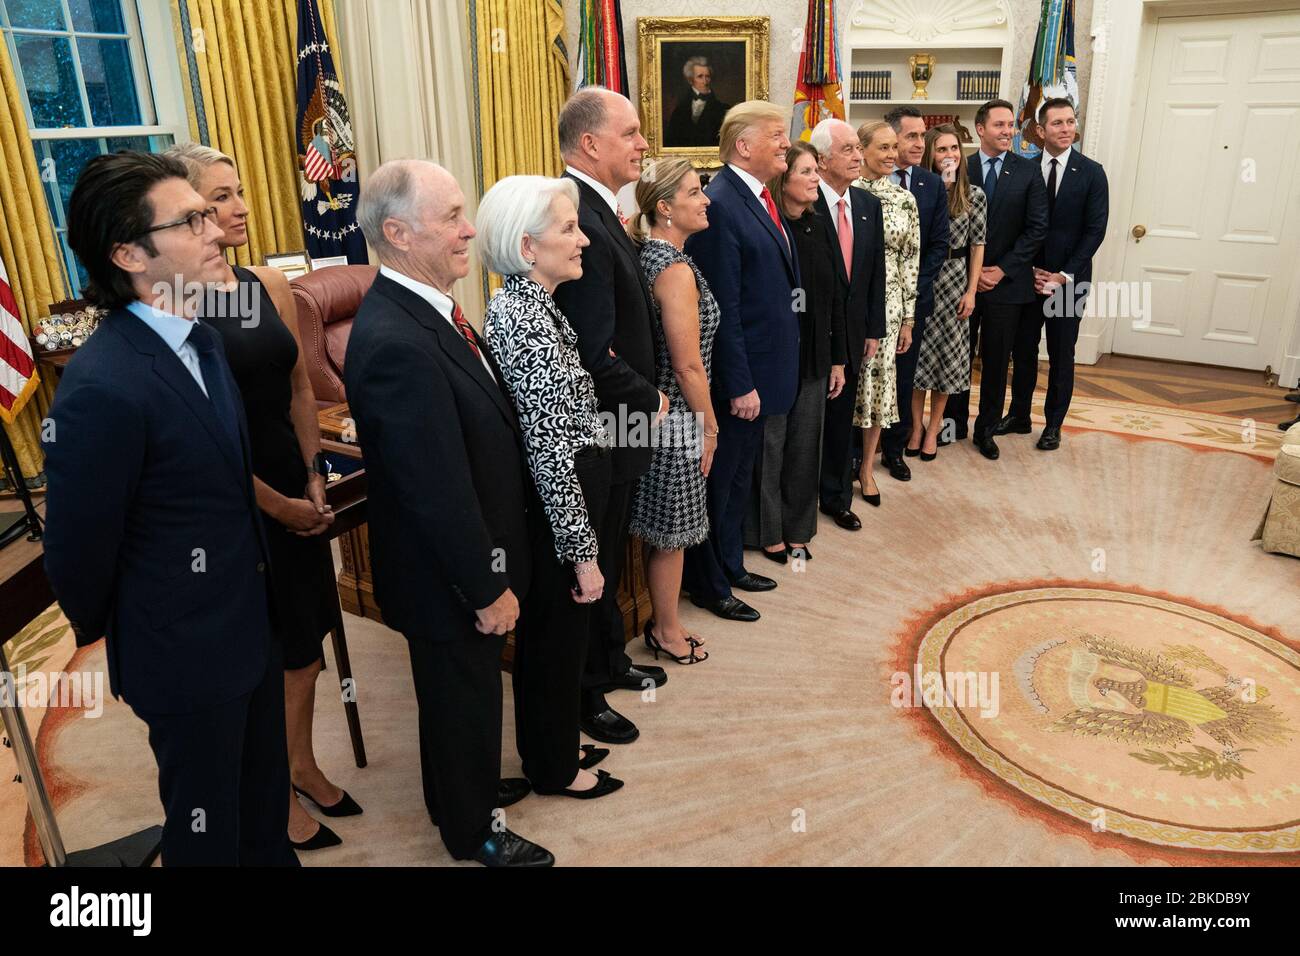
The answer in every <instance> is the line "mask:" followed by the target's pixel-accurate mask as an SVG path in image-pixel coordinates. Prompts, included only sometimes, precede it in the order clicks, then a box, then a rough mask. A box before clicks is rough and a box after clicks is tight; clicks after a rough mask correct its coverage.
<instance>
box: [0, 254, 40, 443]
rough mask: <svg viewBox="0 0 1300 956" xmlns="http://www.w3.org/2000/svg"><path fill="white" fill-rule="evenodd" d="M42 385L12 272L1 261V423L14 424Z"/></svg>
mask: <svg viewBox="0 0 1300 956" xmlns="http://www.w3.org/2000/svg"><path fill="white" fill-rule="evenodd" d="M40 383H41V380H40V377H39V376H38V375H37V374H36V362H35V361H34V360H33V359H32V348H31V345H30V344H28V341H27V333H26V332H25V331H24V330H23V323H22V320H21V319H19V318H18V302H17V300H16V299H15V298H14V290H13V289H11V288H10V287H9V273H8V272H7V271H6V270H5V264H4V262H3V260H0V421H3V422H5V423H6V424H9V425H12V424H13V422H14V419H16V418H17V417H18V413H19V412H21V411H22V410H23V406H24V405H26V404H27V400H28V399H29V398H31V397H32V393H33V392H35V391H36V386H37V385H39V384H40Z"/></svg>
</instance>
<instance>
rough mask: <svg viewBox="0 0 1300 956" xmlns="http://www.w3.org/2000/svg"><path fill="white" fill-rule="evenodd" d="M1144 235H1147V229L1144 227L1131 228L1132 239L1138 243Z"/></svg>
mask: <svg viewBox="0 0 1300 956" xmlns="http://www.w3.org/2000/svg"><path fill="white" fill-rule="evenodd" d="M1146 234H1147V227H1146V226H1134V227H1133V238H1134V239H1136V240H1137V241H1138V242H1141V241H1142V237H1143V236H1145V235H1146Z"/></svg>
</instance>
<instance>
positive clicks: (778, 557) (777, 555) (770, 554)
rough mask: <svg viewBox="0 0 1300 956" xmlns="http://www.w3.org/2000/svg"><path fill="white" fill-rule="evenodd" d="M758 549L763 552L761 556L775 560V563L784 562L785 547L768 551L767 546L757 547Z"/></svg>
mask: <svg viewBox="0 0 1300 956" xmlns="http://www.w3.org/2000/svg"><path fill="white" fill-rule="evenodd" d="M758 550H759V551H761V552H763V557H765V558H767V560H769V561H775V562H776V563H777V564H785V551H786V549H785V548H782V549H781V550H780V551H769V550H767V548H759V549H758Z"/></svg>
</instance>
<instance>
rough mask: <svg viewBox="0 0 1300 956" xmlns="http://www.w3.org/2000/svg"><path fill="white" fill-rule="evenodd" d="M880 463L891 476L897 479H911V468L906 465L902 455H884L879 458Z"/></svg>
mask: <svg viewBox="0 0 1300 956" xmlns="http://www.w3.org/2000/svg"><path fill="white" fill-rule="evenodd" d="M881 464H883V465H884V466H885V469H886V470H887V471H888V472H889V476H890V477H891V478H895V479H897V480H898V481H911V480H912V469H911V468H908V467H907V462H905V461H903V456H902V455H885V456H884V457H883V458H881Z"/></svg>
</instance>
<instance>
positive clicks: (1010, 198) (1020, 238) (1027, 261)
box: [966, 149, 1047, 305]
mask: <svg viewBox="0 0 1300 956" xmlns="http://www.w3.org/2000/svg"><path fill="white" fill-rule="evenodd" d="M983 155H984V154H983V153H982V152H981V151H980V150H978V149H977V150H975V152H974V153H972V154H971V155H970V156H968V157H967V159H966V171H967V172H968V173H969V174H970V181H971V182H972V183H974V184H975V185H976V186H979V187H980V188H981V189H984V169H983ZM984 192H985V195H987V194H988V190H987V189H985V190H984ZM1045 238H1047V187H1046V186H1045V185H1044V184H1043V173H1042V170H1041V169H1040V168H1039V166H1038V160H1036V159H1025V158H1024V157H1023V156H1017V155H1016V154H1015V153H1013V152H1010V151H1008V152H1007V155H1006V161H1005V162H1004V163H1003V164H1002V171H1001V172H1000V173H999V174H998V184H997V187H996V188H995V189H994V191H993V196H992V197H990V199H989V222H988V233H987V241H986V242H985V244H984V268H986V269H987V268H990V267H991V266H998V267H1000V268H1001V269H1002V271H1003V272H1004V273H1005V275H1004V276H1003V277H1002V281H1001V282H999V283H998V284H997V285H996V286H994V287H993V288H992V289H990V290H989V291H988V292H981V293H980V295H981V296H985V297H987V301H990V302H1006V303H1012V304H1020V305H1024V304H1027V303H1030V302H1033V301H1034V257H1035V256H1037V255H1038V250H1039V248H1040V247H1041V246H1042V244H1043V240H1044V239H1045Z"/></svg>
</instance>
